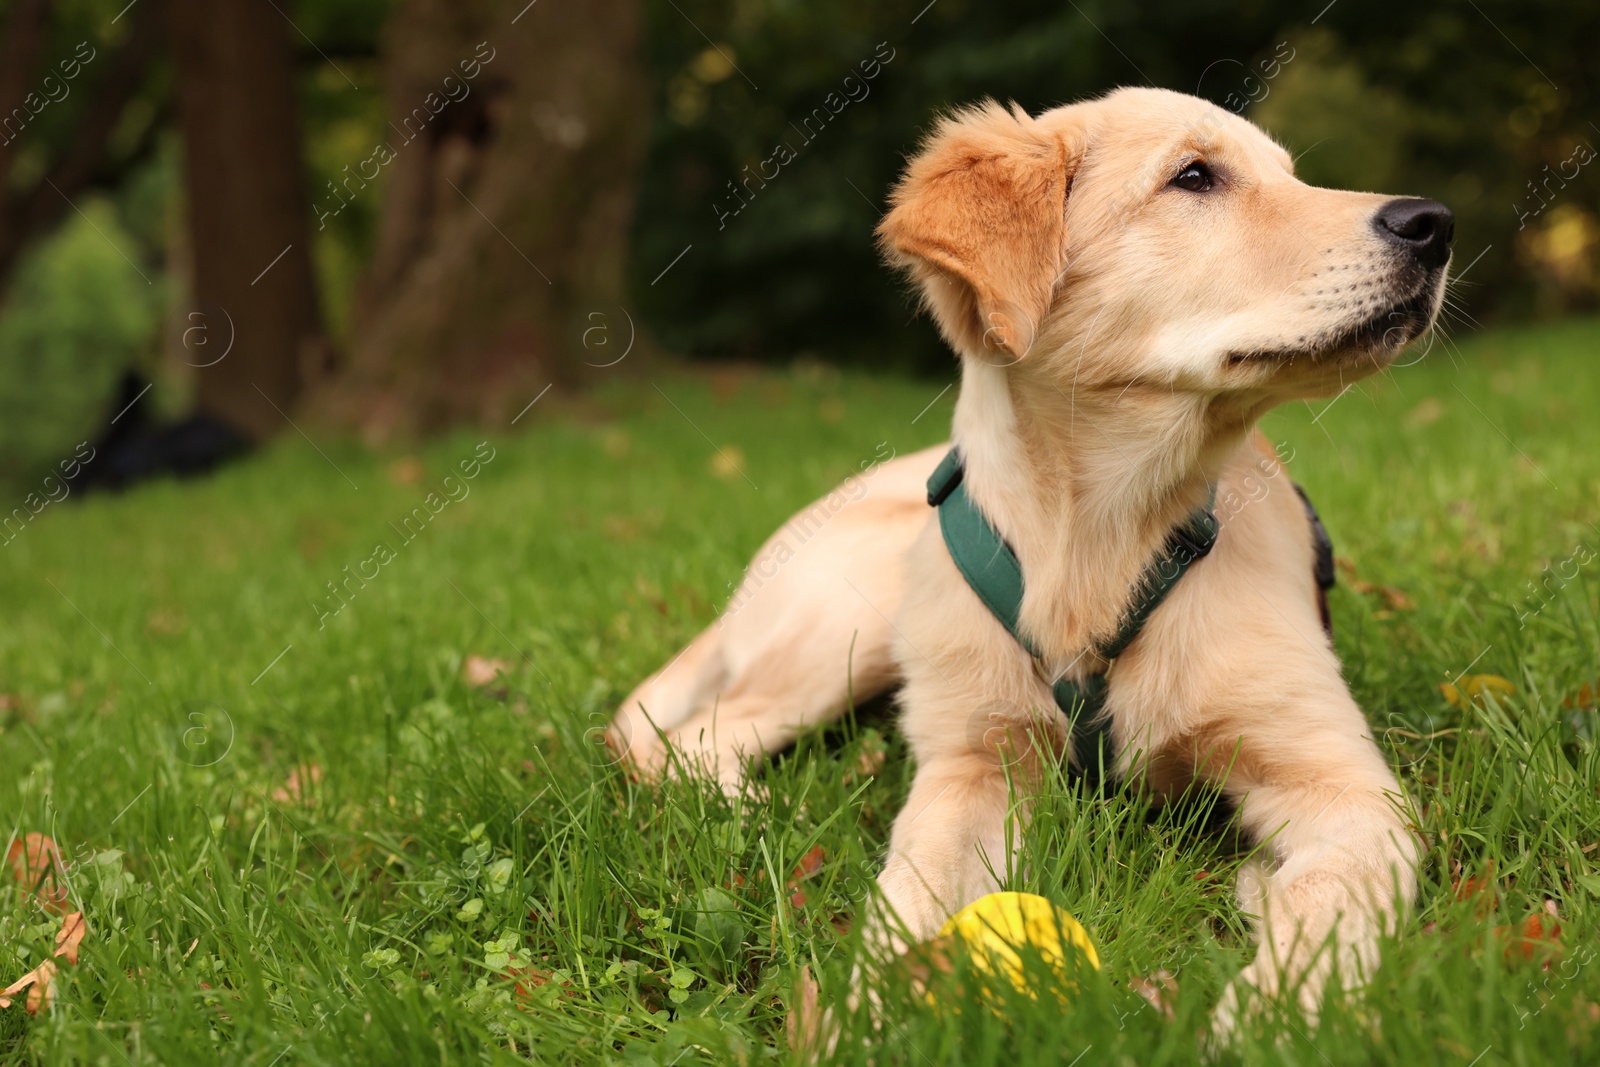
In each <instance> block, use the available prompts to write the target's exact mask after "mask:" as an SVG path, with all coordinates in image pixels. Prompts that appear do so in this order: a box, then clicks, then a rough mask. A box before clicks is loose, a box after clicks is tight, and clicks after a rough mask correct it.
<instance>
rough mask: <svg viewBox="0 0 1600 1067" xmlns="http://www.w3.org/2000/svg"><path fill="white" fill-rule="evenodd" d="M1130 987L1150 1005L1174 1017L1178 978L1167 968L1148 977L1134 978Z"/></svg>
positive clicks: (1167, 1015) (1129, 984)
mask: <svg viewBox="0 0 1600 1067" xmlns="http://www.w3.org/2000/svg"><path fill="white" fill-rule="evenodd" d="M1128 988H1130V989H1132V990H1133V991H1134V992H1135V993H1137V994H1139V995H1140V996H1141V997H1143V998H1144V999H1145V1000H1147V1001H1149V1002H1150V1006H1151V1007H1152V1008H1154V1009H1155V1010H1156V1011H1158V1012H1160V1013H1161V1014H1162V1015H1164V1016H1165V1017H1166V1018H1168V1019H1170V1018H1172V1017H1173V1014H1174V1013H1173V1010H1172V1003H1173V1001H1175V1000H1176V999H1177V998H1178V979H1177V976H1176V975H1174V974H1173V973H1172V972H1171V971H1169V970H1166V969H1165V968H1163V969H1161V970H1159V971H1157V972H1156V973H1154V974H1152V975H1151V976H1150V977H1148V978H1134V979H1132V980H1131V981H1129V982H1128Z"/></svg>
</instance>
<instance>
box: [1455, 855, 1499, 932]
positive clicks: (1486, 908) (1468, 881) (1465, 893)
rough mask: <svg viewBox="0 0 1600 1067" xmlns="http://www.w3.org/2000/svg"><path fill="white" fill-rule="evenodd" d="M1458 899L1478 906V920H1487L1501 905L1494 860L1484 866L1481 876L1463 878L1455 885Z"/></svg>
mask: <svg viewBox="0 0 1600 1067" xmlns="http://www.w3.org/2000/svg"><path fill="white" fill-rule="evenodd" d="M1455 891H1456V899H1457V900H1462V901H1471V902H1475V903H1476V904H1477V908H1476V909H1475V910H1476V912H1477V914H1478V918H1480V919H1486V918H1488V917H1489V915H1490V913H1491V912H1493V911H1494V909H1495V907H1496V906H1497V905H1498V904H1499V900H1500V894H1499V892H1498V891H1497V890H1496V889H1495V884H1494V860H1490V861H1489V862H1488V863H1485V864H1484V865H1483V873H1482V874H1481V875H1473V876H1472V877H1469V878H1462V879H1460V880H1459V881H1457V882H1456V884H1455Z"/></svg>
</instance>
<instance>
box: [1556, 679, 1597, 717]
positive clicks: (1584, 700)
mask: <svg viewBox="0 0 1600 1067" xmlns="http://www.w3.org/2000/svg"><path fill="white" fill-rule="evenodd" d="M1597 694H1600V679H1596V680H1595V681H1592V682H1584V683H1583V684H1582V685H1580V686H1579V687H1578V691H1577V692H1576V693H1574V694H1572V695H1571V696H1569V697H1567V698H1566V699H1565V700H1563V701H1562V702H1561V706H1562V707H1564V708H1583V709H1585V710H1592V709H1595V708H1600V695H1597Z"/></svg>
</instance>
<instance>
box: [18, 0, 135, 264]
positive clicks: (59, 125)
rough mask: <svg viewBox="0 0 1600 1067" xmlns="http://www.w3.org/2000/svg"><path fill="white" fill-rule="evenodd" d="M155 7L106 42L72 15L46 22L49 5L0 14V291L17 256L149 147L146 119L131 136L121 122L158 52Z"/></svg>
mask: <svg viewBox="0 0 1600 1067" xmlns="http://www.w3.org/2000/svg"><path fill="white" fill-rule="evenodd" d="M161 2H162V0H149V2H147V3H145V4H143V5H142V8H141V9H139V10H135V11H133V12H131V13H130V14H129V15H128V23H127V24H125V25H124V26H123V27H121V30H122V31H124V32H121V33H116V34H115V35H114V36H112V38H111V41H109V42H108V41H107V40H106V39H104V38H103V37H101V35H100V34H98V33H95V32H93V31H92V30H91V29H90V28H89V27H88V26H87V25H85V22H86V20H85V19H83V18H82V16H81V14H79V13H76V12H74V13H69V14H68V15H66V16H64V17H61V18H53V16H54V15H55V12H53V11H52V5H51V4H50V2H49V0H14V2H13V3H12V4H11V5H10V9H9V10H8V11H6V12H5V15H4V21H3V23H0V25H3V29H0V289H4V287H5V285H6V283H7V280H8V279H9V276H10V273H11V270H12V268H13V267H14V266H15V265H16V263H17V259H18V257H19V256H20V255H21V254H22V252H23V250H24V249H25V248H26V247H27V246H28V244H29V243H30V242H32V241H34V240H36V239H38V238H40V237H42V236H44V235H45V234H47V233H49V232H50V231H51V230H52V229H53V228H54V227H55V226H56V225H57V224H58V223H60V222H61V220H62V219H63V218H64V217H65V216H66V215H67V214H68V213H69V212H71V211H72V209H73V201H74V199H75V198H76V197H77V196H78V194H79V193H81V192H83V191H84V190H86V189H89V188H105V187H108V186H113V185H116V184H118V183H119V182H121V181H122V180H123V178H125V177H126V176H127V174H128V173H129V172H130V171H131V170H132V169H133V168H134V167H135V166H136V165H138V164H139V163H140V162H142V161H143V160H144V159H145V158H146V157H147V156H148V155H149V153H150V151H151V149H152V148H153V147H154V145H155V141H156V137H157V135H158V133H159V130H160V124H159V122H157V121H154V119H155V118H156V116H155V115H154V109H151V111H150V113H148V114H145V115H143V116H142V117H141V116H135V121H134V122H133V123H132V124H131V129H130V123H129V122H128V116H127V114H126V113H127V111H128V106H129V104H130V103H131V102H132V101H133V100H134V99H135V98H136V97H137V96H138V95H139V94H140V92H141V91H142V90H143V89H144V87H145V83H146V82H147V80H148V72H149V69H150V67H151V65H152V60H153V59H154V57H155V55H156V52H157V50H158V46H159V43H160V29H161ZM73 16H77V17H73ZM111 29H112V30H113V31H116V30H117V29H118V27H114V26H113V27H111ZM80 35H81V36H80ZM106 51H109V52H110V54H109V55H106V54H105V52H106ZM74 96H76V97H77V102H76V103H71V102H69V101H71V100H72V98H73V97H74ZM119 142H120V143H119Z"/></svg>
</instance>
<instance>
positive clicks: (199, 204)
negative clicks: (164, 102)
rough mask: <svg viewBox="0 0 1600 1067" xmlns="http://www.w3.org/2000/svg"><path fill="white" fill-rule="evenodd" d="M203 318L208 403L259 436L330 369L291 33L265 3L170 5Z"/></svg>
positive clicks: (203, 385) (178, 1) (191, 0)
mask: <svg viewBox="0 0 1600 1067" xmlns="http://www.w3.org/2000/svg"><path fill="white" fill-rule="evenodd" d="M167 26H168V34H169V37H170V39H171V44H172V51H173V58H174V60H175V63H176V66H177V71H178V103H179V115H180V118H181V125H182V130H183V143H184V161H185V170H186V182H185V185H186V188H187V191H188V216H189V236H190V244H191V253H192V256H193V262H194V282H193V288H194V301H195V302H194V306H193V309H192V312H191V316H198V318H194V319H193V322H192V325H191V327H190V328H191V329H198V330H204V331H205V332H206V333H207V334H209V335H210V337H211V339H210V340H208V344H209V345H210V347H209V348H208V349H207V350H206V351H207V353H208V355H209V354H210V353H212V352H216V351H217V350H218V349H219V348H222V346H223V345H224V344H226V345H231V347H230V348H226V349H223V350H224V351H226V356H225V357H223V358H218V359H216V360H215V361H214V362H211V363H209V365H205V366H203V367H202V369H200V371H199V380H198V385H197V400H198V402H199V406H200V407H201V408H202V409H205V410H207V411H209V412H211V413H212V414H214V415H217V416H220V417H221V418H223V419H225V420H226V421H228V422H229V423H231V424H232V425H234V426H235V427H237V428H239V429H240V430H242V431H244V432H245V433H246V434H248V435H249V436H251V437H253V438H256V439H260V438H264V437H267V436H269V435H271V434H273V433H275V432H277V431H278V430H279V429H280V428H282V426H283V424H284V417H285V412H286V411H287V410H288V408H289V407H290V405H292V404H293V403H294V402H295V400H296V399H297V398H298V397H299V395H300V393H301V390H302V388H303V386H304V384H305V381H306V379H307V376H308V374H312V373H315V372H316V371H317V370H318V369H319V368H322V367H325V366H326V365H327V362H328V354H327V347H326V342H325V339H324V337H323V331H322V321H321V316H320V313H319V310H318V304H317V291H316V285H315V282H314V279H313V276H312V269H311V249H310V240H309V232H308V230H307V199H308V198H307V195H306V194H307V189H306V182H305V171H304V163H303V157H302V154H301V135H300V125H299V121H298V117H297V114H296V105H295V85H294V70H293V62H292V58H293V57H292V53H291V51H290V48H289V42H288V33H289V32H290V26H289V25H288V22H287V17H286V16H285V15H284V14H283V13H282V12H280V11H279V10H277V8H276V7H275V5H273V4H269V3H262V2H261V0H169V17H168V19H167Z"/></svg>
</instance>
